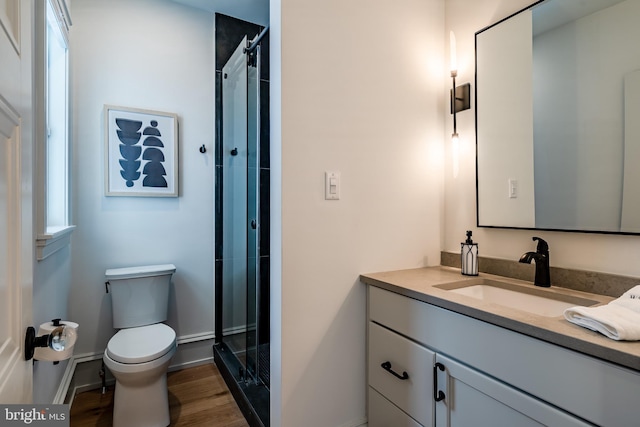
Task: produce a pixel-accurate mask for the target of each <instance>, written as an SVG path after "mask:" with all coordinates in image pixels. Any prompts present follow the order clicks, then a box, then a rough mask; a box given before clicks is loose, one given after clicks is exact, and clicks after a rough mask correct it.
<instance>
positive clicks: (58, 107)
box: [35, 0, 74, 260]
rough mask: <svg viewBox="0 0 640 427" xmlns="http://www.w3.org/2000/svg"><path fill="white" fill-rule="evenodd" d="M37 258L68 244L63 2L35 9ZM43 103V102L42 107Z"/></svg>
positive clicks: (53, 1)
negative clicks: (36, 31) (36, 29)
mask: <svg viewBox="0 0 640 427" xmlns="http://www.w3.org/2000/svg"><path fill="white" fill-rule="evenodd" d="M37 4H38V5H39V6H37V7H38V11H37V14H36V21H37V22H36V26H37V28H38V33H37V36H36V55H37V58H38V60H36V63H35V66H36V74H35V75H36V85H35V91H36V132H37V137H36V144H37V153H38V161H37V170H38V182H37V186H38V199H37V202H36V204H37V206H38V212H37V223H38V224H37V230H38V231H37V232H38V235H37V244H36V247H37V258H38V259H39V260H41V259H44V258H46V257H47V256H49V255H50V254H52V253H54V252H55V251H57V250H58V249H60V248H62V247H64V246H65V245H67V244H68V243H69V239H70V234H71V231H72V230H73V228H74V226H72V225H70V222H71V221H70V218H71V215H70V197H69V188H70V182H69V175H70V156H69V148H70V147H69V146H70V144H69V72H68V71H69V48H68V46H69V44H68V29H69V24H70V20H69V15H68V11H67V8H66V5H65V3H64V0H47V1H46V2H43V3H37ZM38 101H41V102H38Z"/></svg>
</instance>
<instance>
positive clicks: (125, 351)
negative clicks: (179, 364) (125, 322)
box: [107, 323, 176, 363]
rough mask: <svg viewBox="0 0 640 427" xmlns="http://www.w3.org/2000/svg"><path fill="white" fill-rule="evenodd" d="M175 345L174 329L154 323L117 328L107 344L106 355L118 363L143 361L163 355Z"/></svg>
mask: <svg viewBox="0 0 640 427" xmlns="http://www.w3.org/2000/svg"><path fill="white" fill-rule="evenodd" d="M175 345H176V333H175V331H174V330H173V329H171V328H170V327H169V326H167V325H165V324H164V323H156V324H153V325H147V326H140V327H137V328H126V329H121V330H119V331H118V332H117V333H116V334H115V335H114V336H113V337H112V338H111V339H110V340H109V343H108V344H107V355H108V356H109V357H110V358H111V359H113V360H114V361H116V362H120V363H144V362H149V361H151V360H155V359H158V358H160V357H162V356H164V355H165V354H166V353H167V352H168V351H169V350H171V348H173V347H175Z"/></svg>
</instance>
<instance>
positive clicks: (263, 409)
mask: <svg viewBox="0 0 640 427" xmlns="http://www.w3.org/2000/svg"><path fill="white" fill-rule="evenodd" d="M213 361H214V363H215V364H216V366H217V367H218V369H219V370H220V373H221V375H222V378H223V379H224V381H225V383H226V384H227V387H229V390H231V394H232V395H233V398H234V399H235V401H236V403H237V404H238V407H239V408H240V410H241V411H242V414H243V415H244V417H245V418H246V419H247V422H248V423H249V426H251V427H269V389H268V388H267V387H266V386H265V385H264V384H262V383H259V384H255V382H254V381H253V380H250V381H245V378H244V376H245V375H248V374H247V373H245V371H244V367H243V365H242V364H241V363H240V361H239V360H238V358H237V357H236V355H235V354H234V353H233V352H232V351H231V350H230V349H229V347H228V346H227V345H226V344H225V343H224V342H221V343H218V344H215V345H214V346H213Z"/></svg>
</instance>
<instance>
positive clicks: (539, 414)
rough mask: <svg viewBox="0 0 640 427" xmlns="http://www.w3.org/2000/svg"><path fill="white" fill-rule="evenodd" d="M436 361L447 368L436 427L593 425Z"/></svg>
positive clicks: (441, 358) (440, 385)
mask: <svg viewBox="0 0 640 427" xmlns="http://www.w3.org/2000/svg"><path fill="white" fill-rule="evenodd" d="M436 360H437V361H438V362H439V363H440V364H442V365H443V366H444V372H439V373H438V375H437V379H436V381H437V384H438V389H439V390H441V391H443V392H444V396H445V398H444V399H443V400H442V401H440V402H438V403H437V404H436V425H437V426H447V427H455V426H461V427H466V426H474V427H495V426H518V427H534V426H554V427H578V426H580V427H586V426H589V425H591V424H588V423H585V422H583V421H582V420H580V419H578V418H575V417H573V416H572V415H570V414H567V413H566V412H563V411H560V410H559V409H556V408H555V407H553V406H551V405H549V404H547V403H545V402H543V401H541V400H538V399H536V398H533V397H531V396H530V395H528V394H525V393H523V392H521V391H519V390H517V389H515V388H513V387H510V386H508V385H506V384H504V383H502V382H500V381H497V380H495V379H493V378H491V377H488V376H486V375H484V374H483V373H481V372H479V371H476V370H475V369H471V368H470V367H468V366H466V365H463V364H461V363H458V362H456V361H454V360H452V359H449V358H448V357H445V356H442V355H440V354H436Z"/></svg>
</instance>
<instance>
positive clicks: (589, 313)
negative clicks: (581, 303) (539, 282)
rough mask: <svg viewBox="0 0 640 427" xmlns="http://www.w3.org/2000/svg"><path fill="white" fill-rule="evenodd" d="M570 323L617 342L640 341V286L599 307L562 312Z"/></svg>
mask: <svg viewBox="0 0 640 427" xmlns="http://www.w3.org/2000/svg"><path fill="white" fill-rule="evenodd" d="M564 317H565V319H567V320H568V321H569V322H571V323H575V324H576V325H579V326H582V327H584V328H588V329H591V330H592V331H596V332H600V333H601V334H603V335H605V336H606V337H609V338H611V339H614V340H618V341H638V340H640V285H639V286H635V287H633V288H631V289H629V290H628V291H627V292H625V293H624V294H622V296H621V297H620V298H618V299H615V300H613V301H611V302H610V303H609V304H607V305H602V306H600V307H571V308H568V309H566V310H565V311H564Z"/></svg>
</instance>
